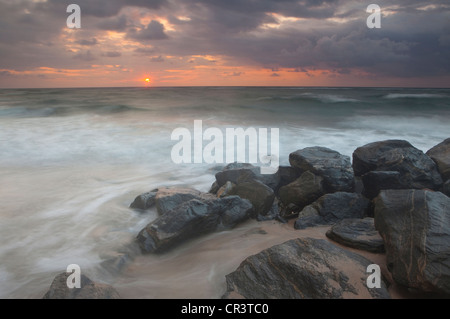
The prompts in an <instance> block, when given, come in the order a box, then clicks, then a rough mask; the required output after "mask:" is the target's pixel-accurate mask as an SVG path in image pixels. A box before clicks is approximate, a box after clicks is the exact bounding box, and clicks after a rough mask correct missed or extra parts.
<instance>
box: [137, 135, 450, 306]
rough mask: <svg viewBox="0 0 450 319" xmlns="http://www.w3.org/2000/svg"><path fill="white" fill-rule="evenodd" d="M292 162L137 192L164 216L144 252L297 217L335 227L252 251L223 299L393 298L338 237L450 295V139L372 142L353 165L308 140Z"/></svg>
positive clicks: (299, 223)
mask: <svg viewBox="0 0 450 319" xmlns="http://www.w3.org/2000/svg"><path fill="white" fill-rule="evenodd" d="M289 162H290V166H282V167H280V168H279V170H278V172H277V173H276V174H271V175H262V174H260V172H259V171H260V170H259V168H258V167H255V166H253V165H250V164H242V163H233V164H229V165H228V166H226V167H225V168H224V169H223V170H222V171H220V172H218V173H217V174H216V175H215V178H216V181H215V182H214V183H213V185H212V186H211V189H210V191H209V192H208V193H202V192H199V191H197V190H195V189H190V188H158V189H154V190H152V191H150V192H147V193H144V194H142V195H139V196H138V197H137V198H136V199H135V200H134V202H133V203H132V204H131V205H130V207H131V208H133V209H138V210H147V209H149V208H151V207H156V210H157V213H158V218H156V219H155V220H154V221H152V222H151V223H149V224H148V225H147V226H146V227H144V228H143V229H142V230H141V231H140V232H139V234H138V235H137V242H138V244H139V246H140V248H141V250H142V251H143V252H144V253H163V252H165V251H167V250H168V249H171V248H173V247H175V246H176V245H179V244H181V243H183V242H185V241H186V240H189V239H191V238H194V237H197V236H201V235H203V234H206V233H211V232H215V231H222V230H226V229H231V228H233V227H235V226H236V225H237V224H239V223H241V222H243V221H245V220H247V219H249V218H253V219H256V220H258V221H264V220H273V219H277V220H279V221H281V222H285V221H286V219H290V218H296V220H295V224H294V227H295V228H296V229H304V228H307V227H313V226H319V225H320V226H323V225H329V226H330V229H329V230H328V232H327V234H326V235H327V237H328V238H329V239H330V241H327V240H318V239H310V238H299V239H296V240H291V241H288V242H286V243H283V244H281V245H277V246H274V247H271V248H269V249H266V250H264V251H262V252H260V253H259V254H257V255H254V256H250V257H248V258H247V259H246V260H244V261H243V262H242V264H241V265H240V266H239V267H238V269H237V270H236V271H234V272H233V273H231V274H229V275H227V277H226V282H227V290H226V293H225V295H224V297H227V298H234V297H244V298H355V297H362V298H389V293H388V291H387V288H386V284H385V283H384V282H383V283H382V286H381V288H372V289H370V288H368V287H367V285H366V279H367V276H368V274H367V273H366V269H367V266H368V265H369V264H371V262H370V261H369V260H367V259H366V258H364V257H362V256H360V255H359V254H356V253H353V252H350V251H348V250H346V249H343V248H341V247H339V246H337V245H336V244H334V243H333V242H332V241H334V242H337V243H339V244H341V245H344V246H348V247H352V248H356V249H360V250H367V251H369V252H375V253H383V252H386V256H387V268H388V270H389V271H390V272H391V274H392V278H393V280H395V282H397V283H398V284H400V285H402V286H405V287H408V288H412V289H416V290H418V291H422V292H435V293H439V294H442V295H444V296H448V295H450V198H449V197H448V196H450V139H447V140H445V141H444V142H442V143H441V144H439V145H437V146H435V147H433V148H432V149H431V150H429V151H428V152H427V153H426V154H424V153H423V152H422V151H420V150H418V149H417V148H415V147H413V146H412V145H411V144H410V143H408V142H406V141H398V140H389V141H382V142H376V143H371V144H368V145H365V146H362V147H359V148H358V149H356V150H355V151H354V153H353V163H352V161H351V160H350V157H348V156H344V155H341V154H340V153H338V152H336V151H333V150H331V149H328V148H324V147H308V148H304V149H302V150H298V151H296V152H293V153H291V154H290V156H289ZM348 265H352V266H351V269H352V270H351V271H347V269H348Z"/></svg>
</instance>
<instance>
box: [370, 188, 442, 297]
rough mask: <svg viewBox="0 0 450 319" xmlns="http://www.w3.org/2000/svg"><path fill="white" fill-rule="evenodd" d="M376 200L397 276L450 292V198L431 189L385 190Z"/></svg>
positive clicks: (377, 223) (418, 285)
mask: <svg viewBox="0 0 450 319" xmlns="http://www.w3.org/2000/svg"><path fill="white" fill-rule="evenodd" d="M374 203H375V227H376V228H377V230H378V231H379V232H380V235H381V236H382V237H383V239H384V245H385V249H386V257H387V267H388V269H389V271H390V272H391V273H392V277H393V279H394V280H395V281H396V282H397V283H399V284H401V285H403V286H407V287H410V288H415V289H417V290H419V291H424V292H437V293H445V294H447V295H448V294H450V198H449V197H447V196H445V195H444V194H442V193H440V192H433V191H427V190H413V189H410V190H383V191H381V192H380V195H378V197H377V198H376V199H375V200H374Z"/></svg>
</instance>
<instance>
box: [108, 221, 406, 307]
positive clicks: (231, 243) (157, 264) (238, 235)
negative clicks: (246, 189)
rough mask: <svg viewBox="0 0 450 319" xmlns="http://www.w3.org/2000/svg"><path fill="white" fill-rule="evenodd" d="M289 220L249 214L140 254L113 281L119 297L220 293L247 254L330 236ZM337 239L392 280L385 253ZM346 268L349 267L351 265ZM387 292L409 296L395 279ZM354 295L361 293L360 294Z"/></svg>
mask: <svg viewBox="0 0 450 319" xmlns="http://www.w3.org/2000/svg"><path fill="white" fill-rule="evenodd" d="M293 222H294V221H293V220H291V221H290V222H289V223H287V224H281V223H279V222H277V221H266V222H256V221H254V220H251V221H248V222H246V223H244V224H241V225H240V226H238V227H236V228H235V229H233V230H230V231H224V232H220V233H214V234H210V235H207V236H203V237H201V238H198V239H195V240H191V241H188V242H186V243H185V244H183V245H182V246H181V247H178V248H176V249H174V250H172V251H170V252H167V253H165V254H160V255H140V256H138V257H136V258H135V259H134V261H133V262H132V263H131V264H130V266H129V267H127V268H126V269H125V270H124V271H123V273H122V274H121V275H120V276H119V277H118V278H117V280H116V281H115V282H114V283H113V285H114V287H115V288H116V289H117V291H118V292H119V293H120V295H121V296H122V297H123V298H133V299H134V298H161V299H172V298H181V299H184V298H193V299H197V298H205V299H208V298H212V299H214V298H220V297H221V296H222V295H223V293H224V292H225V289H226V283H225V276H226V275H227V274H229V273H231V272H233V271H234V270H236V268H237V267H238V266H239V265H240V263H241V262H242V261H243V260H244V259H245V258H247V257H248V256H250V255H254V254H257V253H259V252H260V251H261V250H263V249H266V248H269V247H271V246H273V245H277V244H281V243H283V242H285V241H288V240H290V239H294V238H299V237H310V238H316V239H326V240H329V239H328V238H327V237H326V235H325V233H326V232H327V230H328V229H329V228H330V226H320V227H312V228H307V229H304V230H295V229H294V227H293ZM335 244H337V243H335ZM337 245H338V246H340V247H342V248H345V249H348V250H350V251H353V252H356V253H359V254H361V255H363V256H364V257H366V258H367V259H369V260H371V261H373V263H375V264H378V265H380V268H381V271H382V274H383V276H385V278H386V279H387V280H388V281H389V282H391V283H392V279H391V276H390V274H389V272H388V270H387V268H386V266H385V265H386V257H385V254H375V253H370V252H365V251H361V250H356V249H351V248H348V247H344V246H342V245H339V244H337ZM348 271H349V272H351V271H352V269H351V265H349V268H348ZM389 292H390V293H391V297H392V298H396V299H397V298H408V297H412V295H410V294H408V293H407V291H405V290H404V289H401V288H400V287H398V286H397V285H395V284H391V285H390V287H389ZM351 297H352V296H349V298H351ZM354 298H364V294H361V295H360V296H354Z"/></svg>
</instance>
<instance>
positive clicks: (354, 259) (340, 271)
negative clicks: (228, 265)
mask: <svg viewBox="0 0 450 319" xmlns="http://www.w3.org/2000/svg"><path fill="white" fill-rule="evenodd" d="M370 264H372V262H371V261H369V260H368V259H366V258H364V257H362V256H361V255H358V254H355V253H352V252H349V251H347V250H345V249H342V248H340V247H338V246H336V245H334V244H333V243H331V242H329V241H327V240H323V239H311V238H299V239H293V240H290V241H287V242H285V243H283V244H280V245H276V246H273V247H271V248H269V249H265V250H263V251H262V252H260V253H258V254H256V255H253V256H250V257H248V258H247V259H245V260H244V261H243V262H242V263H241V265H240V266H239V267H238V269H237V270H236V271H234V272H232V273H231V274H229V275H227V276H226V282H227V291H226V293H225V294H224V296H223V297H224V298H242V297H243V298H246V299H345V298H365V299H366V298H369V299H374V298H376V299H378V298H390V295H389V293H388V291H387V288H386V285H385V283H384V282H383V280H382V283H381V288H373V289H369V288H368V287H367V282H366V281H367V277H368V274H367V273H366V271H367V266H368V265H370Z"/></svg>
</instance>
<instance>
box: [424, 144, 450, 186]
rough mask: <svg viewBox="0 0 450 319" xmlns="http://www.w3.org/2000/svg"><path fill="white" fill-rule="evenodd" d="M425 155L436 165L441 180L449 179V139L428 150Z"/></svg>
mask: <svg viewBox="0 0 450 319" xmlns="http://www.w3.org/2000/svg"><path fill="white" fill-rule="evenodd" d="M427 155H428V156H429V157H431V159H432V160H433V161H434V162H435V163H436V164H437V166H438V169H439V172H440V173H441V176H442V178H443V179H444V180H447V179H450V138H448V139H446V140H445V141H443V142H442V143H440V144H438V145H436V146H435V147H433V148H432V149H430V150H429V151H428V152H427Z"/></svg>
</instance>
